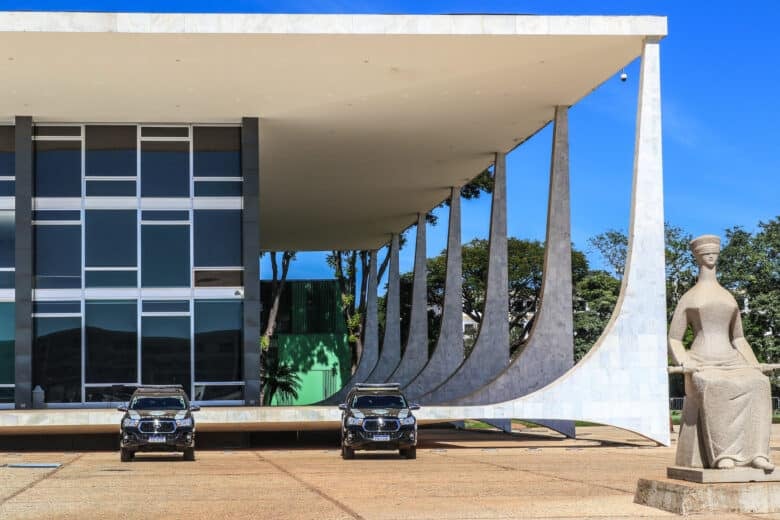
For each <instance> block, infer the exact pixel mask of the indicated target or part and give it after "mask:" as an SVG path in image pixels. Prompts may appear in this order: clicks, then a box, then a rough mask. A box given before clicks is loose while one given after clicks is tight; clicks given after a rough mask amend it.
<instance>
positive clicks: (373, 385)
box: [355, 383, 401, 390]
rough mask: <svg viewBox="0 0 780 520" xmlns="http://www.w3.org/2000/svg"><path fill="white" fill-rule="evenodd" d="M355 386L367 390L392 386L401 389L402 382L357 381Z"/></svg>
mask: <svg viewBox="0 0 780 520" xmlns="http://www.w3.org/2000/svg"><path fill="white" fill-rule="evenodd" d="M355 388H365V389H366V390H369V389H370V390H376V389H379V388H392V389H394V390H399V389H400V388H401V384H400V383H357V384H356V385H355Z"/></svg>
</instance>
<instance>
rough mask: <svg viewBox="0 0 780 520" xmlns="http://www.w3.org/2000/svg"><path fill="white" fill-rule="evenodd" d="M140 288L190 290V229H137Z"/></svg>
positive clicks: (159, 227) (155, 227)
mask: <svg viewBox="0 0 780 520" xmlns="http://www.w3.org/2000/svg"><path fill="white" fill-rule="evenodd" d="M141 282H142V285H143V287H189V286H190V227H189V226H187V225H180V226H179V225H173V226H155V225H148V226H141Z"/></svg>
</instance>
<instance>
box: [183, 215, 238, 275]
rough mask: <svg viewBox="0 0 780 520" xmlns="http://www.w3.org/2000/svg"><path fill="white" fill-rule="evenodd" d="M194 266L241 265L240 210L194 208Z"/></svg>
mask: <svg viewBox="0 0 780 520" xmlns="http://www.w3.org/2000/svg"><path fill="white" fill-rule="evenodd" d="M193 222H194V226H195V232H194V235H195V267H240V266H241V210H229V209H219V210H196V211H195V212H194V221H193Z"/></svg>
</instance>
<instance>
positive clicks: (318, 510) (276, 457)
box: [0, 427, 780, 520]
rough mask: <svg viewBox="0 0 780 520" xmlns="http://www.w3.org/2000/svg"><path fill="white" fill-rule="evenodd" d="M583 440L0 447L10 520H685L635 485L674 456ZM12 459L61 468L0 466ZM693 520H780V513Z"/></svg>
mask: <svg viewBox="0 0 780 520" xmlns="http://www.w3.org/2000/svg"><path fill="white" fill-rule="evenodd" d="M581 433H585V434H588V435H583V437H582V438H581V439H578V440H571V439H562V438H561V437H560V436H558V435H555V434H552V433H545V430H543V429H534V430H533V431H532V432H525V433H523V434H519V435H514V436H508V435H504V434H498V433H494V432H458V431H453V430H447V431H441V430H436V431H430V430H422V437H421V438H422V445H421V447H420V448H419V451H418V458H417V460H405V459H401V458H400V457H398V456H397V455H396V454H394V453H380V452H375V453H365V452H359V453H358V455H357V457H356V459H354V460H351V461H343V460H342V459H341V458H340V456H339V452H338V451H337V450H336V446H330V445H329V444H328V442H329V441H327V442H325V443H323V442H322V441H317V442H312V443H311V444H308V445H307V444H301V443H290V445H289V446H282V448H281V449H280V448H279V447H278V446H275V447H274V449H263V448H262V447H257V448H253V449H245V450H208V451H207V450H201V451H199V452H198V453H197V460H196V461H195V462H184V461H182V460H181V457H180V456H178V455H173V456H171V455H164V454H160V455H158V454H141V455H139V456H138V457H137V460H136V461H134V462H131V463H121V462H119V454H118V452H112V451H92V452H83V453H63V452H22V453H13V452H0V518H2V519H3V520H6V519H9V520H15V519H32V518H35V519H39V518H55V519H79V520H80V519H83V518H109V519H110V518H144V519H148V518H150V517H164V518H181V517H191V518H217V519H219V518H273V519H283V520H284V519H309V518H311V519H316V520H325V519H331V518H345V519H397V518H408V519H411V520H421V519H434V518H435V519H499V518H501V519H504V518H545V519H552V518H566V519H573V518H594V519H595V518H599V519H604V518H659V519H660V518H668V517H673V516H675V515H673V514H672V513H668V512H665V511H661V510H658V509H654V508H650V507H646V506H642V505H639V504H635V503H633V500H634V491H635V490H636V484H637V480H638V478H640V477H643V478H663V476H664V475H665V471H666V467H667V466H668V465H669V464H670V461H672V460H673V459H674V447H671V448H658V447H656V448H649V447H647V445H646V443H644V441H641V440H640V439H639V438H638V437H633V438H632V437H631V436H630V435H629V434H626V433H625V432H620V431H619V430H615V429H613V428H606V427H593V428H581ZM778 433H780V432H778ZM775 438H780V436H776V437H775ZM631 439H633V443H631V442H629V440H631ZM775 447H777V446H775ZM286 448H289V449H286ZM10 461H13V462H59V463H62V466H61V467H60V468H57V469H12V468H8V467H3V464H7V463H8V462H10ZM696 518H697V519H699V518H718V519H725V520H730V519H746V518H765V519H772V518H777V519H778V520H780V515H755V514H754V515H714V516H713V515H711V516H707V515H701V516H697V517H696Z"/></svg>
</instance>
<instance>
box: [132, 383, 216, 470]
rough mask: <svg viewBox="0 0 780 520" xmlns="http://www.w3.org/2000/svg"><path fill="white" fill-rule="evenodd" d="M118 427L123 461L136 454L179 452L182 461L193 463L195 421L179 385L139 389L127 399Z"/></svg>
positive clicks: (196, 407) (193, 410) (194, 409)
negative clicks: (191, 461)
mask: <svg viewBox="0 0 780 520" xmlns="http://www.w3.org/2000/svg"><path fill="white" fill-rule="evenodd" d="M118 410H119V411H120V412H125V413H124V415H123V416H122V422H121V423H120V425H119V449H120V458H121V460H122V462H130V461H131V460H133V457H134V456H135V453H136V452H138V451H181V452H183V453H184V460H195V419H194V417H193V416H192V412H197V411H198V410H200V407H198V406H194V405H191V404H190V402H189V399H187V394H186V393H185V392H184V389H183V388H182V387H181V386H180V385H175V386H141V387H138V388H137V389H136V390H135V392H133V395H132V396H131V397H130V402H129V403H128V405H127V406H120V407H119V408H118Z"/></svg>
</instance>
